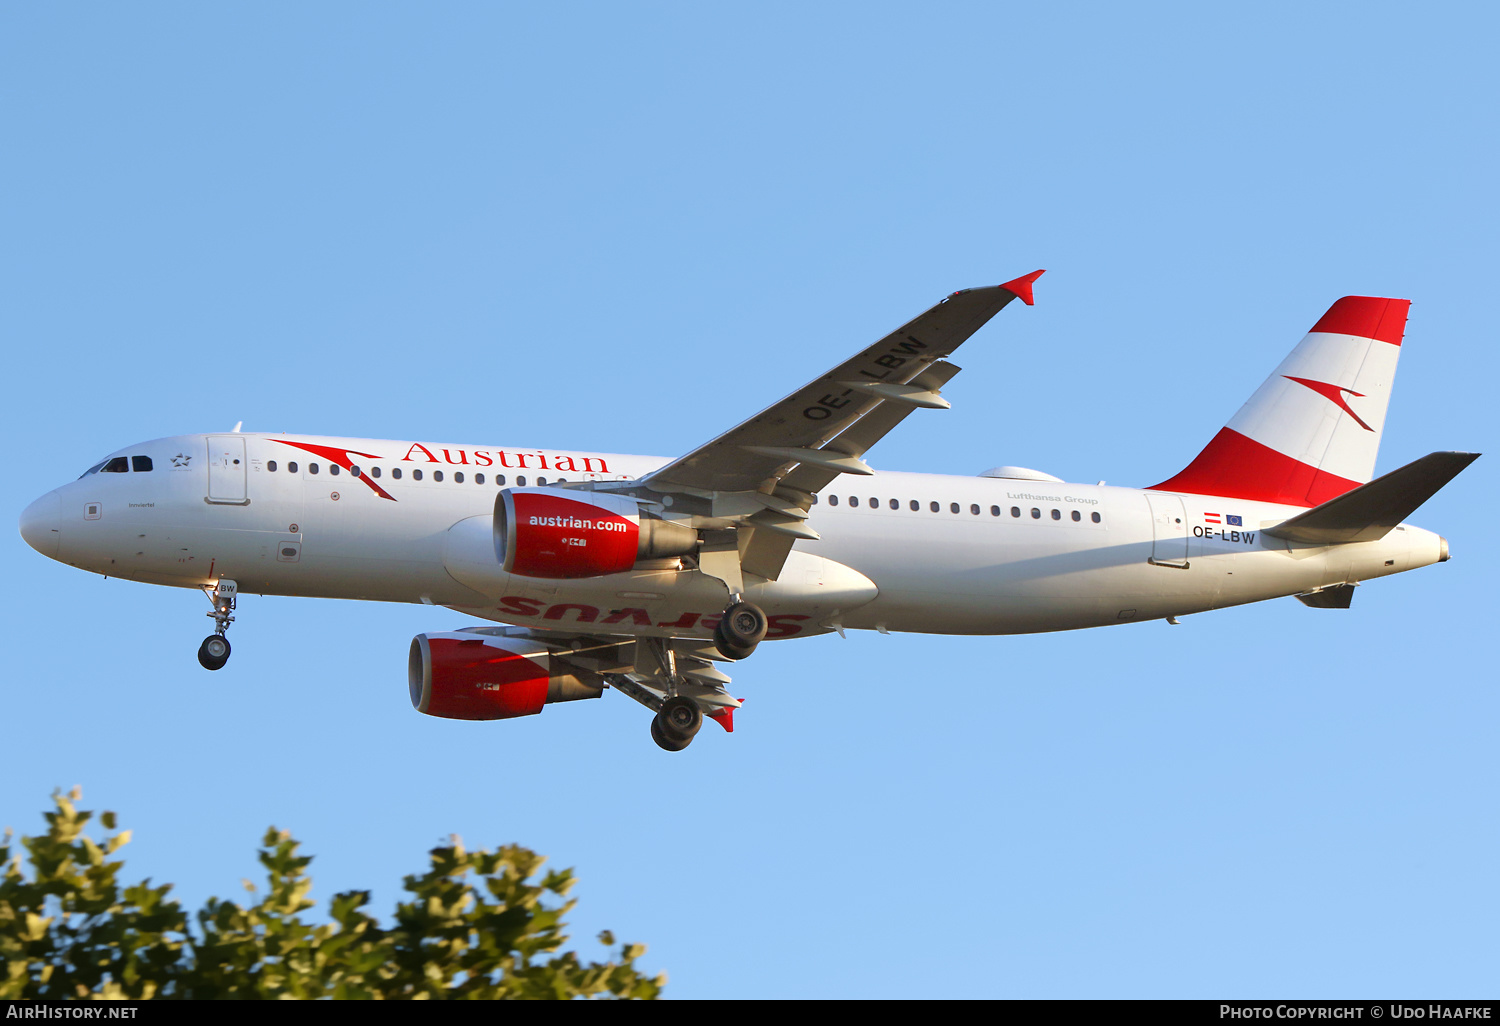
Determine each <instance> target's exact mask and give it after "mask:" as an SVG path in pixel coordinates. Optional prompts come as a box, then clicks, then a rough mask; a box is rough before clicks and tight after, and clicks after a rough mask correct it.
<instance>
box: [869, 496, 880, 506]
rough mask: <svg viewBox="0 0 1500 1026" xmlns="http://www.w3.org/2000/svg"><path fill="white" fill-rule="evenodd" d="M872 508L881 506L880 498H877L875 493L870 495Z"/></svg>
mask: <svg viewBox="0 0 1500 1026" xmlns="http://www.w3.org/2000/svg"><path fill="white" fill-rule="evenodd" d="M870 508H871V509H879V508H880V500H879V499H877V498H875V496H873V495H872V496H870Z"/></svg>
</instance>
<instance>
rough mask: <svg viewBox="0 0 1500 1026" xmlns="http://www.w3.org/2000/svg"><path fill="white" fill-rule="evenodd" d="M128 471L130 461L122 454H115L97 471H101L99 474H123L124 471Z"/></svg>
mask: <svg viewBox="0 0 1500 1026" xmlns="http://www.w3.org/2000/svg"><path fill="white" fill-rule="evenodd" d="M129 471H130V461H129V460H127V459H126V458H125V457H124V456H116V457H115V458H114V459H112V460H110V461H109V462H108V463H106V464H104V466H103V468H102V469H101V470H100V471H99V473H101V474H125V473H129Z"/></svg>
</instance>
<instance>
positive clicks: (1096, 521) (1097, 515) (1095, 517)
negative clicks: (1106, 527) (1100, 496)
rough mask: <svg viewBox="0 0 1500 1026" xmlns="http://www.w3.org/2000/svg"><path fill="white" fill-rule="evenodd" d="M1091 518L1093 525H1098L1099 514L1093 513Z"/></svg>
mask: <svg viewBox="0 0 1500 1026" xmlns="http://www.w3.org/2000/svg"><path fill="white" fill-rule="evenodd" d="M1092 517H1093V521H1094V523H1096V524H1097V523H1099V514H1097V513H1094V514H1092Z"/></svg>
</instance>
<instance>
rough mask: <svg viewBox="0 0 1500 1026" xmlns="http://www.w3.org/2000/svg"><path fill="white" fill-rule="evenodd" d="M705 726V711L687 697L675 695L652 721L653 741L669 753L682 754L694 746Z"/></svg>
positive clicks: (664, 703) (662, 706) (663, 704)
mask: <svg viewBox="0 0 1500 1026" xmlns="http://www.w3.org/2000/svg"><path fill="white" fill-rule="evenodd" d="M702 726H703V710H702V709H700V708H698V703H697V702H695V701H693V700H692V699H691V698H688V697H687V696H686V695H675V696H673V697H672V698H669V699H667V700H666V701H665V702H663V703H662V704H661V710H660V711H659V712H658V713H657V714H656V716H654V717H653V718H652V720H651V740H653V741H655V742H656V744H657V747H659V748H663V749H665V750H666V751H669V752H680V751H682V750H683V749H684V748H686V747H687V746H688V745H690V744H692V742H693V738H694V737H695V736H696V735H697V733H698V731H699V729H700V728H701V727H702Z"/></svg>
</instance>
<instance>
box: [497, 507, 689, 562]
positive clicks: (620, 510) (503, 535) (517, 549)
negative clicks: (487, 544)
mask: <svg viewBox="0 0 1500 1026" xmlns="http://www.w3.org/2000/svg"><path fill="white" fill-rule="evenodd" d="M697 544H698V532H697V531H694V530H692V529H691V528H687V527H683V526H681V525H680V524H673V523H667V522H665V521H662V520H646V519H642V517H641V510H640V505H639V504H638V503H637V502H636V500H634V499H632V498H630V497H629V496H624V495H611V494H610V493H608V492H575V491H560V490H558V489H555V488H507V489H505V490H503V491H501V492H500V494H499V495H497V496H496V497H495V555H496V556H497V557H498V558H499V560H500V566H501V568H502V569H503V570H505V572H506V573H509V574H520V575H521V576H522V577H543V578H548V579H552V580H562V579H570V578H576V577H603V576H604V575H605V574H617V573H623V572H624V571H626V570H629V569H630V568H631V567H633V566H635V565H636V563H637V562H639V561H640V560H643V559H662V558H667V557H671V556H683V555H686V554H687V553H689V552H691V551H693V549H694V547H695V546H696V545H697Z"/></svg>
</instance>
